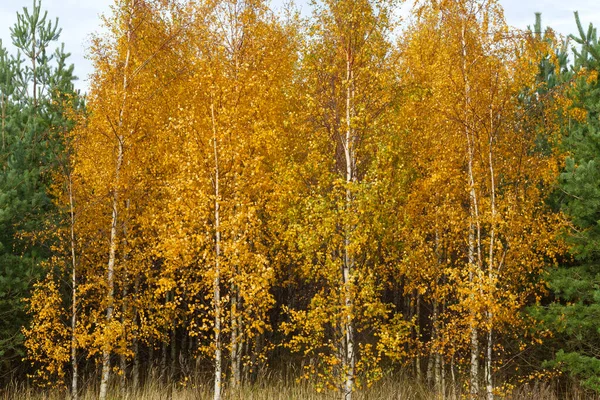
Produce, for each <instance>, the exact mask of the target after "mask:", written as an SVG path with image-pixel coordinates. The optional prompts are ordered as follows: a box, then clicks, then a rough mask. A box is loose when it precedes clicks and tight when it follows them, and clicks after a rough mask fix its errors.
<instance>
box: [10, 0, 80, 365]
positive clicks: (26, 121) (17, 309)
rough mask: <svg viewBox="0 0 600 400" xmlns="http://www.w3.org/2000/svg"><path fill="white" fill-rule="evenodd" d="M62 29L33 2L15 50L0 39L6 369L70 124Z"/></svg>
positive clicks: (17, 350)
mask: <svg viewBox="0 0 600 400" xmlns="http://www.w3.org/2000/svg"><path fill="white" fill-rule="evenodd" d="M59 36H60V29H59V28H58V20H55V21H50V20H49V19H48V18H47V12H42V9H41V4H40V2H39V1H34V4H33V8H32V10H31V12H30V11H29V10H28V9H27V8H24V9H23V13H17V23H16V24H15V25H14V27H13V28H12V29H11V37H12V41H13V45H14V46H15V47H16V48H17V54H16V55H9V54H8V52H7V51H6V49H5V48H3V47H2V46H1V44H0V117H1V121H0V129H1V138H0V140H1V143H0V163H1V170H0V315H1V316H2V317H1V318H0V360H2V361H1V364H0V371H3V372H4V371H11V370H12V367H13V366H14V365H13V364H15V363H16V362H20V361H21V358H22V357H23V355H24V352H23V348H22V341H23V337H22V334H21V327H22V326H26V325H27V315H26V312H25V304H24V302H23V299H24V298H26V297H27V296H28V293H29V289H30V288H31V287H32V284H33V283H34V281H36V280H37V279H38V278H39V277H40V274H41V267H40V263H41V262H42V261H43V260H44V259H45V258H47V257H48V255H49V250H48V248H49V247H48V245H47V244H44V243H41V242H40V241H39V240H38V238H37V233H38V232H40V231H41V229H42V226H43V224H46V223H48V222H49V220H50V219H49V216H50V215H51V214H52V212H53V207H52V202H51V199H50V198H49V196H48V194H47V193H48V187H49V185H50V182H51V175H52V170H53V168H55V166H56V159H57V154H59V153H60V151H61V141H60V139H59V135H58V129H57V128H59V127H63V126H66V125H68V118H67V117H66V116H65V110H64V106H63V105H62V104H63V103H64V102H63V100H65V99H66V98H67V97H65V96H68V95H69V94H74V87H73V81H74V80H75V79H76V78H75V76H74V75H73V66H67V59H68V57H69V54H68V53H65V51H64V47H59V48H58V49H56V50H55V51H54V52H52V48H53V47H55V43H56V41H57V40H58V38H59Z"/></svg>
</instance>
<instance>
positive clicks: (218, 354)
mask: <svg viewBox="0 0 600 400" xmlns="http://www.w3.org/2000/svg"><path fill="white" fill-rule="evenodd" d="M210 113H211V119H212V128H213V151H214V163H215V187H214V189H215V203H214V204H215V206H214V212H215V271H214V272H215V277H214V281H213V307H214V313H215V382H214V395H213V399H214V400H221V392H222V388H221V386H222V385H221V375H222V372H223V371H222V364H223V362H222V348H221V347H222V344H221V288H220V285H221V270H220V264H219V263H220V257H221V228H220V222H221V220H220V216H219V208H220V198H219V196H220V194H219V150H218V146H217V126H216V119H215V105H214V102H213V103H211V105H210Z"/></svg>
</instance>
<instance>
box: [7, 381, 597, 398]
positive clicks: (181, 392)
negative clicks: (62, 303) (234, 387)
mask: <svg viewBox="0 0 600 400" xmlns="http://www.w3.org/2000/svg"><path fill="white" fill-rule="evenodd" d="M451 393H452V391H451V390H450V389H449V390H448V391H447V394H448V395H447V396H446V397H445V399H446V400H452V399H453V398H461V396H460V393H455V395H456V396H451V395H450V394H451ZM97 397H98V391H97V388H96V387H90V388H88V390H86V391H85V392H84V393H82V394H81V395H80V399H81V400H96V399H97ZM68 398H69V396H68V393H67V392H65V391H64V390H63V391H60V390H55V391H47V392H43V391H40V390H39V389H33V388H31V387H27V386H26V385H24V384H11V385H10V386H9V387H6V388H3V391H2V392H1V394H0V400H65V399H68ZM506 398H507V399H510V400H600V397H598V396H591V395H590V394H589V393H586V392H584V391H582V390H579V389H573V390H571V391H570V393H569V394H560V393H557V390H556V388H554V387H553V386H552V385H550V384H547V383H533V384H528V385H524V386H522V387H520V388H518V389H517V390H515V391H514V392H513V393H512V394H511V395H510V396H508V397H506ZM109 399H111V400H117V399H119V400H133V399H142V400H210V399H212V394H211V385H210V384H209V383H199V384H188V385H187V386H183V385H181V384H175V385H167V386H163V385H160V384H158V383H157V382H156V381H154V382H149V383H148V384H146V385H145V386H144V387H142V388H141V389H140V390H138V391H135V392H134V391H132V390H128V391H127V392H126V393H125V394H122V393H121V392H120V390H119V388H118V386H115V387H113V388H112V390H111V395H110V396H109ZM223 399H225V400H329V399H331V400H333V399H335V400H339V399H340V395H339V394H338V393H333V392H330V393H325V394H323V393H321V394H320V393H317V392H316V391H315V389H314V387H313V386H312V385H311V384H310V383H309V382H300V383H297V382H295V381H293V380H292V381H291V382H286V381H284V380H279V381H278V382H271V383H270V384H257V385H252V386H246V387H244V388H243V389H241V390H239V391H237V392H225V393H224V396H223ZM353 399H355V400H439V399H441V396H435V395H434V394H433V393H431V391H429V390H428V389H427V388H425V387H424V386H422V385H419V384H416V383H415V382H414V380H411V379H408V378H402V379H398V378H395V379H394V378H392V377H389V378H386V379H383V380H382V381H380V382H378V383H377V384H376V385H374V386H373V387H372V388H369V389H365V390H362V391H359V392H357V393H356V394H355V396H353Z"/></svg>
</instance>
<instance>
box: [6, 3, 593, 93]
mask: <svg viewBox="0 0 600 400" xmlns="http://www.w3.org/2000/svg"><path fill="white" fill-rule="evenodd" d="M113 2H114V0H42V8H43V9H46V10H48V16H49V17H50V18H52V19H54V18H56V17H58V18H59V26H60V27H61V28H62V35H61V38H60V40H61V41H62V42H64V43H65V49H66V51H68V52H70V53H71V54H72V56H71V58H70V61H71V63H73V64H75V74H76V75H77V76H79V78H80V79H79V81H78V82H77V83H76V87H77V88H79V89H82V90H83V91H85V90H87V86H88V84H87V77H88V75H89V74H90V72H91V70H92V66H91V63H90V62H89V61H88V60H87V59H85V54H86V51H87V47H88V46H89V37H90V34H91V33H93V32H96V31H97V30H98V29H99V26H100V19H99V17H98V16H99V15H100V14H101V13H108V12H109V10H110V5H111V4H113ZM408 2H412V0H408ZM273 3H274V4H275V5H280V4H281V3H283V0H273ZM32 4H33V0H0V39H1V40H2V42H3V45H4V46H5V47H9V48H11V47H12V44H11V40H10V27H12V26H13V25H14V23H15V21H16V12H17V11H22V9H23V7H29V8H31V6H32ZM296 4H298V5H299V6H300V7H301V9H302V11H303V13H307V12H308V10H309V7H308V5H307V4H308V0H296ZM500 4H502V6H503V7H504V11H505V16H506V20H507V21H508V23H509V24H510V25H512V26H515V27H517V28H525V27H526V26H527V25H533V22H534V13H535V12H536V11H540V12H542V20H543V23H544V26H551V27H553V28H554V29H555V30H556V31H558V32H560V33H562V34H564V35H567V34H569V33H575V32H576V29H577V28H576V25H575V19H574V17H573V11H575V10H578V11H579V15H580V17H581V19H582V22H583V25H584V27H586V29H587V26H588V24H589V23H590V22H592V23H594V25H597V26H600V2H599V1H592V0H568V1H567V0H500Z"/></svg>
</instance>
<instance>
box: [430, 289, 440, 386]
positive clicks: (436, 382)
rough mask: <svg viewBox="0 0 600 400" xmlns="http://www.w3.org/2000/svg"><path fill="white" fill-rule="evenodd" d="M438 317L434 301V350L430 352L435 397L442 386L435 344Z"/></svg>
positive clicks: (436, 305)
mask: <svg viewBox="0 0 600 400" xmlns="http://www.w3.org/2000/svg"><path fill="white" fill-rule="evenodd" d="M438 317H439V303H438V302H437V301H436V300H434V301H433V338H432V339H433V344H434V350H433V351H432V353H433V354H432V356H433V358H434V367H433V376H434V388H435V393H436V394H437V395H439V394H440V393H441V391H442V388H441V384H442V374H441V367H442V365H441V356H440V352H439V350H438V349H437V347H438V345H437V342H439V339H440V338H439V330H438V328H439V327H438V324H439V321H438Z"/></svg>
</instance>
